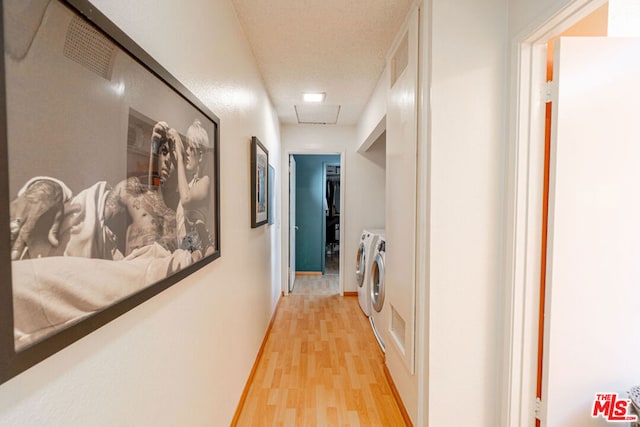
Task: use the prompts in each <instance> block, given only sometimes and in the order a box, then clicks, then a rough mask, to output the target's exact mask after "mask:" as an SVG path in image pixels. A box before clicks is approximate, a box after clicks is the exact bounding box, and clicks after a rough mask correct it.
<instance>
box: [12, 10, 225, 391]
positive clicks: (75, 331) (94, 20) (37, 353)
mask: <svg viewBox="0 0 640 427" xmlns="http://www.w3.org/2000/svg"><path fill="white" fill-rule="evenodd" d="M54 1H57V0H54ZM59 1H60V3H61V4H63V5H66V6H67V7H69V8H70V9H71V10H72V11H73V12H75V13H76V14H77V15H78V16H80V17H82V18H84V19H85V20H86V21H87V22H88V23H89V24H90V25H91V26H93V27H94V28H95V29H97V30H98V31H99V32H101V33H102V34H103V35H105V36H106V37H107V38H108V39H110V40H111V41H112V42H114V43H115V44H116V45H117V47H118V48H120V49H122V51H124V53H126V54H128V55H130V56H131V58H132V59H133V60H134V61H136V62H138V63H139V64H140V65H141V66H142V67H143V68H145V69H146V70H148V71H149V72H150V73H151V74H152V75H153V76H155V77H156V78H157V79H159V80H160V81H161V82H164V84H166V85H167V87H168V88H169V89H171V90H173V91H174V92H175V93H176V94H177V95H178V96H179V97H181V98H182V99H183V100H185V101H186V102H187V103H188V104H190V105H191V106H192V107H193V108H194V109H195V110H197V111H198V112H199V113H201V114H202V115H203V116H204V117H206V118H208V119H209V120H211V122H212V124H213V127H214V135H213V147H212V148H213V150H212V151H213V156H214V159H213V167H214V169H215V170H214V174H213V175H214V176H213V179H214V183H213V185H212V190H211V191H212V192H213V194H212V195H211V197H212V198H213V202H214V212H213V215H215V218H214V219H213V221H211V223H212V224H213V225H212V227H213V228H214V229H213V230H211V231H212V233H213V234H214V242H213V244H214V246H215V251H214V253H213V254H210V255H208V256H205V257H203V258H202V259H200V260H199V261H197V262H194V263H193V264H191V265H189V266H187V267H185V268H183V269H182V270H179V271H177V272H176V273H174V274H172V275H170V276H168V277H166V278H164V279H162V280H160V281H158V282H156V283H154V284H152V285H150V286H147V287H146V288H144V289H142V290H140V291H138V292H137V293H134V294H131V295H129V296H128V297H125V298H124V299H123V300H120V301H119V302H116V303H114V304H112V305H110V306H108V307H105V308H104V309H103V310H101V311H99V312H97V313H96V314H93V315H91V316H89V317H87V318H85V319H83V320H81V321H79V322H78V323H75V324H73V325H71V326H69V327H67V328H66V329H62V330H61V331H58V332H55V333H53V334H51V335H49V336H47V337H45V338H43V339H42V340H41V341H38V342H36V343H34V344H32V345H30V346H29V347H26V348H24V349H22V350H20V351H16V350H15V339H14V310H13V293H12V266H11V258H10V252H11V241H10V239H9V238H8V237H9V220H10V217H9V209H8V207H9V203H10V191H9V166H10V165H9V160H8V156H9V152H8V134H7V133H8V132H7V125H8V123H7V86H6V85H7V82H6V73H5V54H4V48H3V55H2V57H1V58H0V76H2V78H0V108H1V114H0V130H1V131H0V169H1V170H0V204H2V205H3V206H5V209H1V210H0V230H5V232H4V233H5V236H6V237H5V238H0V282H1V284H0V383H3V382H6V381H7V380H9V379H11V378H13V377H14V376H16V375H18V374H19V373H21V372H23V371H25V370H27V369H29V368H30V367H32V366H34V365H35V364H37V363H39V362H41V361H42V360H44V359H46V358H47V357H49V356H51V355H53V354H54V353H56V352H58V351H60V350H62V349H63V348H65V347H67V346H69V345H70V344H72V343H74V342H76V341H77V340H79V339H81V338H82V337H84V336H86V335H88V334H89V333H91V332H93V331H95V330H96V329H98V328H100V327H101V326H103V325H105V324H107V323H109V322H110V321H112V320H114V319H116V318H117V317H119V316H121V315H122V314H124V313H126V312H127V311H129V310H131V309H133V308H134V307H136V306H138V305H140V304H142V303H143V302H145V301H147V300H148V299H150V298H152V297H153V296H155V295H157V294H159V293H160V292H162V291H164V290H165V289H167V288H169V287H170V286H172V285H174V284H176V283H177V282H179V281H180V280H182V279H183V278H185V277H187V276H188V275H190V274H192V273H193V272H195V271H196V270H199V269H200V268H202V267H204V266H205V265H207V264H209V263H211V262H212V261H214V260H215V259H217V258H219V257H220V255H221V251H220V242H221V239H220V119H219V118H218V117H217V116H216V115H215V114H214V113H213V112H212V111H211V110H209V108H207V107H206V106H205V105H204V104H203V103H202V102H201V101H200V100H199V99H198V98H197V97H196V96H195V95H194V94H193V93H192V92H191V91H189V90H188V89H187V88H186V87H185V86H184V85H183V84H182V83H180V82H179V81H178V80H177V79H176V78H175V77H174V76H172V75H171V74H170V73H169V72H168V71H167V70H166V69H165V68H164V67H162V66H161V65H160V64H159V63H158V62H157V61H155V60H154V59H153V58H152V57H151V56H150V55H149V54H147V53H146V52H145V51H144V50H143V49H142V48H141V47H140V46H139V45H138V44H136V43H135V42H134V41H133V40H132V39H131V38H129V37H128V36H127V35H126V34H125V33H124V32H123V31H122V30H121V29H120V28H118V27H117V26H116V25H115V24H114V23H113V22H111V21H110V20H109V19H108V18H107V17H106V16H105V15H103V14H102V13H101V12H99V11H98V10H96V9H95V7H94V6H93V5H92V4H91V3H90V2H89V1H87V0H59ZM4 12H5V4H4V2H1V3H0V42H1V43H2V46H5V40H4V39H5V35H4V32H5V28H4Z"/></svg>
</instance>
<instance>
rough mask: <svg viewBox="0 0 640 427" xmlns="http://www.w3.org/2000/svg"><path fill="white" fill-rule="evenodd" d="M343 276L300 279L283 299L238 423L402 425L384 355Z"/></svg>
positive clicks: (254, 424)
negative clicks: (341, 288)
mask: <svg viewBox="0 0 640 427" xmlns="http://www.w3.org/2000/svg"><path fill="white" fill-rule="evenodd" d="M337 277H338V276H315V277H314V276H301V277H298V278H297V279H296V286H295V288H294V291H293V292H292V293H291V294H290V295H289V296H287V297H282V299H281V301H280V303H279V306H278V310H277V313H276V316H275V319H274V323H273V326H272V329H271V332H270V335H269V337H268V338H267V341H266V344H265V347H264V351H263V354H262V358H261V360H260V362H259V364H258V366H257V369H256V372H255V376H254V378H253V381H252V383H251V384H250V387H249V390H248V394H247V398H246V401H245V403H244V406H243V407H242V410H241V412H240V415H239V417H238V422H237V425H238V426H286V427H288V426H296V427H297V426H349V427H353V426H363V427H364V426H385V427H386V426H404V425H405V423H404V421H403V418H402V415H401V412H400V409H399V407H398V405H397V404H396V401H395V399H394V397H393V394H392V391H391V387H390V386H389V383H388V382H387V380H386V377H385V374H384V371H383V363H384V360H383V355H382V352H381V351H380V349H379V347H378V344H377V342H376V340H375V337H374V336H373V332H372V331H371V327H370V325H369V321H368V319H367V318H366V317H365V316H364V314H363V313H362V311H361V310H360V306H359V305H358V298H357V297H341V296H339V295H338V293H337V292H338V285H337Z"/></svg>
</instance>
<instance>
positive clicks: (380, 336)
mask: <svg viewBox="0 0 640 427" xmlns="http://www.w3.org/2000/svg"><path fill="white" fill-rule="evenodd" d="M386 245H387V242H386V239H385V237H384V234H382V235H379V236H378V239H377V242H376V247H375V250H374V256H373V263H372V265H371V270H370V271H371V274H370V275H369V276H370V277H369V281H370V293H371V316H369V321H370V322H371V328H372V329H373V333H374V335H375V336H376V339H377V340H378V344H380V348H382V351H383V352H384V351H385V346H384V343H385V340H386V338H385V337H386V334H385V331H386V328H387V323H388V314H387V313H388V311H389V309H388V306H387V305H386V304H385V303H384V299H385V298H384V296H385V284H384V260H385V255H386Z"/></svg>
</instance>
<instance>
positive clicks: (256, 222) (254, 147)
mask: <svg viewBox="0 0 640 427" xmlns="http://www.w3.org/2000/svg"><path fill="white" fill-rule="evenodd" d="M258 150H260V151H262V152H263V153H264V155H265V156H266V163H265V168H264V191H265V193H266V194H264V203H265V204H266V205H267V206H266V209H265V212H264V219H260V218H258V204H259V203H258V197H260V195H259V192H258V185H259V184H258V178H259V177H258V173H259V171H258ZM268 168H269V151H268V150H267V148H266V147H265V146H264V145H263V144H262V143H261V142H260V140H259V139H258V137H256V136H253V137H251V228H257V227H260V226H261V225H264V224H266V223H267V222H268V221H269V209H271V207H270V206H269V171H268Z"/></svg>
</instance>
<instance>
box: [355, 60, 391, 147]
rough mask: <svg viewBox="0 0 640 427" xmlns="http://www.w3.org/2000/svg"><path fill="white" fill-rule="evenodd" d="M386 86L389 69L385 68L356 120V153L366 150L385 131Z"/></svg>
mask: <svg viewBox="0 0 640 427" xmlns="http://www.w3.org/2000/svg"><path fill="white" fill-rule="evenodd" d="M388 86H389V69H388V67H385V69H384V71H383V72H382V74H381V75H380V78H379V79H378V83H376V87H375V89H374V90H373V93H372V94H371V97H369V101H367V105H366V106H365V107H364V110H363V111H362V114H361V115H360V119H359V120H358V125H357V126H358V147H359V148H358V151H360V152H364V151H366V150H368V149H369V148H370V147H371V145H372V144H373V143H374V142H375V141H376V140H377V138H378V137H379V136H380V135H381V134H382V132H384V131H385V129H386V120H385V116H386V114H387V88H388Z"/></svg>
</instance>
